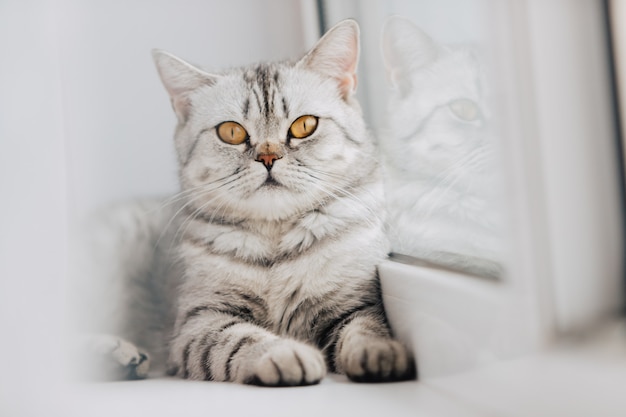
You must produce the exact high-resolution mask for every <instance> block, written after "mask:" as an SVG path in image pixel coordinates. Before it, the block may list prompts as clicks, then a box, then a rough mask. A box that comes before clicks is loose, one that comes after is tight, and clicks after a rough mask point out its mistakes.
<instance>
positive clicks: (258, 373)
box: [245, 339, 326, 387]
mask: <svg viewBox="0 0 626 417" xmlns="http://www.w3.org/2000/svg"><path fill="white" fill-rule="evenodd" d="M325 375H326V364H325V362H324V357H323V356H322V353H321V352H320V351H319V350H318V349H316V348H314V347H312V346H309V345H307V344H304V343H301V342H298V341H295V340H289V339H279V340H276V341H275V342H273V343H272V344H271V345H269V346H268V347H267V349H266V350H265V351H264V352H263V354H261V356H260V357H258V358H257V359H255V360H253V362H252V367H251V374H250V375H249V376H248V377H247V378H246V380H245V383H248V384H252V385H263V386H271V387H282V386H296V385H313V384H317V383H318V382H320V381H321V380H322V378H324V376H325Z"/></svg>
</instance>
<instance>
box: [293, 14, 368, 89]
mask: <svg viewBox="0 0 626 417" xmlns="http://www.w3.org/2000/svg"><path fill="white" fill-rule="evenodd" d="M358 62H359V25H358V24H357V23H356V22H355V21H354V20H352V19H348V20H344V21H342V22H339V23H337V24H336V25H335V26H334V27H332V28H331V29H330V30H329V31H328V32H326V34H325V35H324V36H323V37H322V38H321V39H320V40H319V41H318V42H317V43H316V44H315V46H314V47H313V48H312V49H311V50H310V51H309V52H308V53H307V54H306V55H305V56H304V58H302V59H301V60H300V62H298V64H297V65H299V66H302V67H304V68H308V69H310V70H311V71H315V72H317V73H319V74H322V75H325V76H327V77H330V78H333V79H335V80H336V81H337V83H338V85H339V90H340V91H341V95H342V97H343V98H347V97H349V96H350V95H352V94H353V93H354V92H356V84H357V77H356V69H357V65H358Z"/></svg>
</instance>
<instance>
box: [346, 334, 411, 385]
mask: <svg viewBox="0 0 626 417" xmlns="http://www.w3.org/2000/svg"><path fill="white" fill-rule="evenodd" d="M361 342H362V343H359V344H353V345H352V347H351V348H349V349H344V351H343V352H342V355H341V361H342V362H343V367H342V368H343V370H344V372H345V373H346V375H347V376H348V378H350V379H351V380H352V381H355V382H390V381H405V380H411V379H415V378H416V376H417V370H416V367H415V361H414V360H413V357H412V355H411V354H410V352H409V351H408V350H407V349H406V348H405V347H404V345H402V344H401V343H399V342H397V341H395V340H392V339H383V338H368V339H366V340H362V341H361Z"/></svg>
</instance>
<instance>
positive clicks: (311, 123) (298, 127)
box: [289, 115, 317, 139]
mask: <svg viewBox="0 0 626 417" xmlns="http://www.w3.org/2000/svg"><path fill="white" fill-rule="evenodd" d="M315 129H317V117H315V116H309V115H307V116H300V117H298V118H297V119H296V121H295V122H293V123H292V124H291V127H290V128H289V134H290V135H291V137H293V138H296V139H303V138H306V137H307V136H311V135H312V134H313V132H315Z"/></svg>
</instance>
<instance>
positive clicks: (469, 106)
mask: <svg viewBox="0 0 626 417" xmlns="http://www.w3.org/2000/svg"><path fill="white" fill-rule="evenodd" d="M383 52H384V55H385V63H386V67H387V71H388V76H389V79H390V81H391V89H390V97H389V101H388V126H389V129H388V130H387V131H386V132H385V133H384V134H383V135H382V136H383V139H382V140H381V146H384V149H385V156H386V159H387V164H386V168H387V180H388V182H389V186H388V187H387V201H388V207H389V218H390V225H391V231H390V238H391V240H392V245H393V249H394V251H396V252H398V253H404V254H410V255H413V256H416V257H418V258H421V259H423V260H426V261H430V262H433V263H436V264H439V265H445V266H449V267H452V268H457V269H462V270H464V271H467V272H473V273H476V274H480V275H487V276H492V277H494V276H499V275H500V273H501V271H502V267H501V265H502V264H503V261H504V253H505V251H504V249H503V247H504V240H503V221H502V218H501V217H502V216H501V213H502V210H501V207H500V204H501V203H500V198H501V193H502V187H501V184H500V178H499V176H498V175H497V173H498V171H497V166H496V164H495V162H496V158H495V157H494V155H495V154H496V149H495V143H494V140H493V139H494V138H493V133H492V131H491V130H490V129H489V126H488V117H489V111H488V110H487V109H488V105H487V99H486V95H487V94H486V91H485V90H486V83H485V80H484V75H483V69H482V66H481V63H480V62H479V61H478V59H477V58H476V56H475V53H474V51H473V50H472V49H471V48H469V47H466V46H449V45H441V44H438V43H436V42H434V41H433V40H432V39H431V38H430V37H428V35H426V34H425V33H424V32H422V31H421V30H420V29H418V28H417V27H415V26H414V25H413V24H412V23H411V22H409V21H408V20H406V19H404V18H400V17H394V18H391V19H390V20H389V21H388V22H387V24H386V26H385V30H384V36H383Z"/></svg>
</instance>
